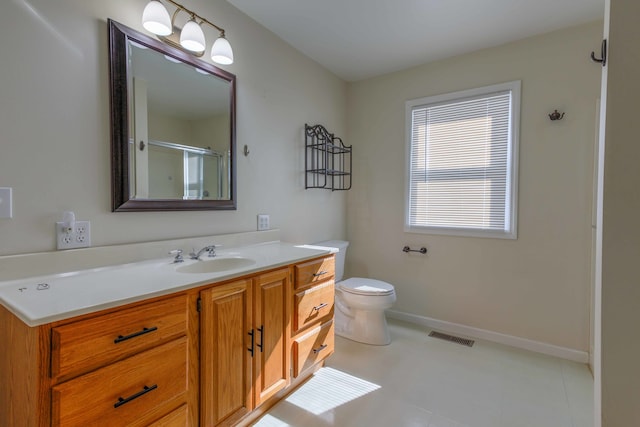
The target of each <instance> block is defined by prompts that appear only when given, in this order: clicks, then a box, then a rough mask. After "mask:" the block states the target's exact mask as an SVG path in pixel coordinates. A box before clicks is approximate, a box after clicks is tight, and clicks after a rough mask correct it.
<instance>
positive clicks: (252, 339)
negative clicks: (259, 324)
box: [247, 329, 255, 357]
mask: <svg viewBox="0 0 640 427" xmlns="http://www.w3.org/2000/svg"><path fill="white" fill-rule="evenodd" d="M249 336H250V337H251V347H249V348H248V349H247V350H249V353H251V357H253V345H254V343H255V333H254V331H253V329H252V330H251V332H249Z"/></svg>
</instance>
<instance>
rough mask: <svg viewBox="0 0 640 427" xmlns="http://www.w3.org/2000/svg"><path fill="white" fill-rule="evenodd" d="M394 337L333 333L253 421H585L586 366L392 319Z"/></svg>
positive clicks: (452, 426) (273, 424)
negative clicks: (291, 385)
mask: <svg viewBox="0 0 640 427" xmlns="http://www.w3.org/2000/svg"><path fill="white" fill-rule="evenodd" d="M389 327H390V330H391V337H392V343H391V345H389V346H382V347H378V346H369V345H365V344H359V343H355V342H353V341H349V340H346V339H343V338H340V337H336V352H335V354H334V355H332V356H331V357H330V358H329V359H328V361H327V366H326V367H325V368H323V369H321V370H320V371H318V373H316V375H315V376H314V377H313V378H311V379H310V380H309V381H308V382H306V383H305V384H303V385H302V386H301V387H300V388H299V389H298V390H296V391H295V392H294V393H292V394H291V395H289V396H288V397H287V398H286V399H284V400H283V401H281V402H279V403H278V404H277V405H276V406H275V407H274V408H273V409H272V410H271V411H269V413H268V414H266V415H265V416H263V417H262V418H261V419H260V420H258V421H257V423H256V424H254V425H255V426H256V427H329V426H337V427H592V426H593V415H592V413H593V398H592V395H593V379H592V376H591V373H590V372H589V369H588V367H587V366H586V365H582V364H579V363H574V362H569V361H566V360H562V359H558V358H555V357H551V356H545V355H541V354H537V353H531V352H527V351H524V350H518V349H514V348H511V347H507V346H503V345H500V344H494V343H491V342H487V341H476V343H475V345H474V346H473V347H472V348H469V347H465V346H462V345H459V344H455V343H451V342H447V341H443V340H439V339H437V338H431V337H429V336H428V333H429V330H428V329H425V328H424V327H420V326H416V325H412V324H408V323H403V322H399V321H395V320H394V321H391V322H390V325H389Z"/></svg>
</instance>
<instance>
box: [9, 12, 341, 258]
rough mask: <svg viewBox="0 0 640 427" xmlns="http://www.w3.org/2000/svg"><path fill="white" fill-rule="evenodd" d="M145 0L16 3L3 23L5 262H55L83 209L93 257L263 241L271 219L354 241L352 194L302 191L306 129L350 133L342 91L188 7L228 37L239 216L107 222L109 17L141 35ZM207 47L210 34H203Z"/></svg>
mask: <svg viewBox="0 0 640 427" xmlns="http://www.w3.org/2000/svg"><path fill="white" fill-rule="evenodd" d="M146 3H147V1H146V0H109V1H98V0H89V1H81V2H78V1H73V0H57V1H50V0H29V1H22V0H10V1H7V2H3V6H2V13H0V53H1V54H2V58H3V59H2V61H0V100H1V101H0V129H2V132H0V187H13V189H14V218H13V219H0V255H4V254H16V253H27V252H35V251H47V250H53V249H54V247H55V237H54V222H55V221H59V220H60V218H61V216H62V212H63V211H65V210H74V211H75V212H76V217H77V218H78V219H79V220H90V221H91V222H92V227H91V231H92V241H93V244H94V245H109V244H116V243H127V242H134V241H149V240H157V239H169V238H177V237H186V236H196V235H213V234H220V233H228V232H235V231H247V230H255V228H256V214H258V213H269V214H271V225H272V227H276V228H281V229H282V237H283V238H284V239H286V240H289V241H294V242H308V241H314V240H319V239H325V238H336V237H344V236H345V233H346V231H345V227H346V220H345V209H346V208H345V205H346V202H345V199H346V195H345V194H344V193H337V192H336V193H331V192H330V191H321V190H307V191H305V190H304V175H303V169H304V157H303V148H302V147H304V137H303V129H304V124H305V122H308V123H322V124H324V125H326V126H327V127H328V128H330V129H331V130H333V131H334V132H336V134H337V135H344V133H345V132H346V114H345V105H346V84H345V83H344V82H342V81H341V80H340V79H338V78H337V77H335V76H334V75H332V74H330V73H329V72H327V71H326V70H324V69H322V68H320V67H319V66H318V65H317V64H316V63H314V62H313V61H311V60H309V59H308V58H306V57H304V56H303V55H301V54H300V53H298V52H297V51H295V50H293V49H292V48H291V47H289V46H288V45H286V44H285V43H284V42H282V41H281V40H279V39H277V38H276V37H275V36H274V35H273V34H272V33H270V32H268V31H266V30H265V29H264V28H262V27H260V26H259V25H257V24H256V23H255V22H254V21H252V20H251V19H249V18H248V17H247V16H246V15H244V14H242V13H240V12H239V11H238V10H237V9H235V8H234V7H232V6H230V5H229V4H228V3H227V2H226V1H224V0H213V1H212V0H207V1H205V0H191V1H190V2H189V5H188V6H189V7H191V8H193V10H194V11H196V12H197V13H199V14H201V15H203V16H205V17H207V18H208V19H210V20H212V21H213V22H216V23H219V24H220V25H221V26H223V27H224V28H225V30H226V33H227V37H228V39H229V41H230V42H231V44H232V46H233V48H234V53H235V60H236V62H235V63H234V64H233V65H231V66H226V67H224V68H225V69H226V70H228V71H230V72H232V73H234V74H236V75H237V78H238V86H237V105H238V115H237V119H238V127H237V143H238V147H239V149H240V150H239V151H241V150H242V147H243V146H244V144H247V145H248V146H249V149H250V150H251V154H250V156H249V157H245V156H243V155H239V156H238V210H237V211H225V212H211V211H209V212H180V213H167V212H156V213H112V212H111V211H110V206H111V202H110V200H111V196H110V191H111V190H110V178H109V177H110V162H109V158H110V153H109V130H110V124H109V92H108V61H107V58H108V55H107V45H108V43H107V24H106V20H107V18H113V19H115V20H117V21H119V22H121V23H123V24H125V25H128V26H130V27H133V28H135V29H137V30H139V31H142V26H141V23H140V22H141V15H142V10H143V8H144V6H145V5H146ZM205 33H206V35H207V37H208V38H209V46H210V45H211V42H212V40H213V38H214V36H215V32H214V31H212V30H211V31H210V29H207V30H205Z"/></svg>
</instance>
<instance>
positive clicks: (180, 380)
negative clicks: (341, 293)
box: [0, 242, 335, 426]
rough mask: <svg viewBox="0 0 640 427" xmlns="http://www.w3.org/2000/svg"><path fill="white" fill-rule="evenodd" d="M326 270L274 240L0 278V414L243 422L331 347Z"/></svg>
mask: <svg viewBox="0 0 640 427" xmlns="http://www.w3.org/2000/svg"><path fill="white" fill-rule="evenodd" d="M238 260H245V261H238ZM334 270H335V264H334V255H333V254H332V253H331V251H330V250H329V249H328V248H327V249H322V248H317V247H315V248H314V247H301V246H294V245H290V244H286V243H281V242H271V243H264V244H258V245H250V246H247V247H241V248H235V249H232V250H228V251H225V252H223V253H219V255H218V256H217V257H215V258H206V257H203V258H202V260H185V262H183V263H175V264H174V263H172V260H171V259H170V258H167V259H162V260H147V261H141V262H137V263H131V264H126V265H121V266H111V267H101V268H96V269H93V270H83V271H78V272H74V273H63V274H56V275H49V276H40V277H35V278H24V279H18V280H13V281H10V282H0V301H1V302H2V306H0V340H1V341H2V343H3V344H2V347H3V349H2V351H0V378H2V381H0V419H1V420H3V421H2V423H3V424H5V423H6V425H11V426H90V425H101V426H102V425H109V426H112V425H113V426H198V425H200V426H235V425H247V424H248V423H249V422H251V421H252V420H254V419H255V418H257V417H258V416H259V415H261V414H262V413H264V412H265V411H266V410H267V409H268V408H269V407H271V406H272V405H273V404H274V403H275V402H277V401H278V400H279V399H280V398H282V397H283V396H284V395H285V394H287V393H288V392H289V391H290V390H291V389H292V388H294V387H295V386H297V385H299V384H300V383H302V382H303V381H304V380H305V379H306V378H308V377H309V376H310V375H312V374H313V372H314V371H315V370H317V369H318V368H319V367H320V366H321V364H322V362H323V360H324V359H325V358H326V357H327V356H328V355H330V354H331V353H332V352H333V346H334V340H333V312H334V307H333V301H334V294H333V286H334Z"/></svg>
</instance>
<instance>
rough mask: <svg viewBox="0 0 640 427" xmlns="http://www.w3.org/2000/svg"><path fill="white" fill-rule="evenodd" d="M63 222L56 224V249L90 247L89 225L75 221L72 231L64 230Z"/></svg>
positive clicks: (85, 222) (87, 222) (86, 222)
mask: <svg viewBox="0 0 640 427" xmlns="http://www.w3.org/2000/svg"><path fill="white" fill-rule="evenodd" d="M64 225H65V223H64V222H56V237H57V241H58V249H75V248H88V247H89V246H91V223H90V222H89V221H76V222H75V227H74V229H73V231H67V230H66V229H65V226H64Z"/></svg>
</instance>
